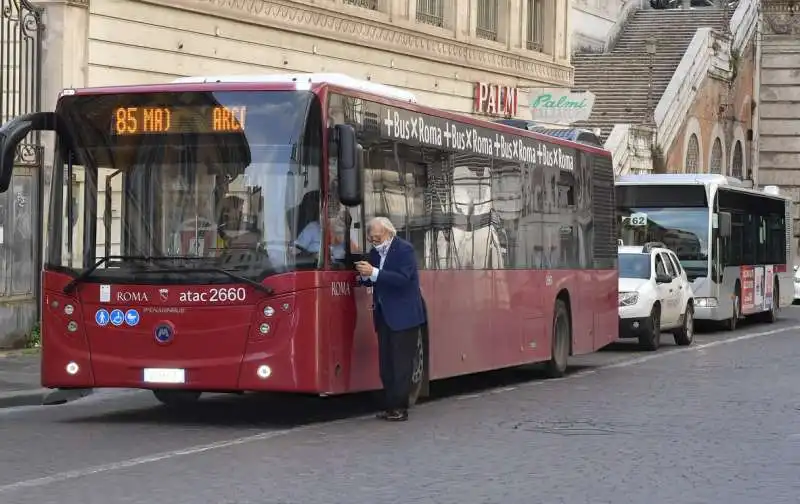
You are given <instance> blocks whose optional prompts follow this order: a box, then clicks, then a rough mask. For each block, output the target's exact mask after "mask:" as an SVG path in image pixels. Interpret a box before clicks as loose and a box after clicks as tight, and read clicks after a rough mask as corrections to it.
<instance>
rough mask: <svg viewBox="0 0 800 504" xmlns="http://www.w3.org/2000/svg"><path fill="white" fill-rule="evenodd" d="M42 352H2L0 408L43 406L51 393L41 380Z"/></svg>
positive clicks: (0, 355)
mask: <svg viewBox="0 0 800 504" xmlns="http://www.w3.org/2000/svg"><path fill="white" fill-rule="evenodd" d="M40 359H41V355H40V350H39V349H29V350H11V351H2V350H0V408H10V407H13V406H31V405H37V404H42V402H43V401H44V398H45V396H46V395H47V394H48V393H50V392H51V391H50V390H48V389H45V388H42V386H41V383H40V381H39V380H40V378H39V368H40Z"/></svg>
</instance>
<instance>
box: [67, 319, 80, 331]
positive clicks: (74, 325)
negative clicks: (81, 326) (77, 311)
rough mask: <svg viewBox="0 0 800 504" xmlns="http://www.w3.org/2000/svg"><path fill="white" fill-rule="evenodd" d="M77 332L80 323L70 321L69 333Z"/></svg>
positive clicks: (68, 325)
mask: <svg viewBox="0 0 800 504" xmlns="http://www.w3.org/2000/svg"><path fill="white" fill-rule="evenodd" d="M77 330H78V323H77V322H75V321H74V320H70V321H69V324H67V331H69V332H75V331H77Z"/></svg>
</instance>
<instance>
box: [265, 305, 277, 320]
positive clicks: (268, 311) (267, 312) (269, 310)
mask: <svg viewBox="0 0 800 504" xmlns="http://www.w3.org/2000/svg"><path fill="white" fill-rule="evenodd" d="M273 315H275V308H273V307H271V306H269V305H267V306H265V307H264V316H265V317H271V316H273Z"/></svg>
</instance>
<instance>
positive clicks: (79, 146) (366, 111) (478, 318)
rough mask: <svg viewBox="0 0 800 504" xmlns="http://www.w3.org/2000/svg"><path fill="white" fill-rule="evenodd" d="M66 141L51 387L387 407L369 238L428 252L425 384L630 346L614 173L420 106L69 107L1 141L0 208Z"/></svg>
mask: <svg viewBox="0 0 800 504" xmlns="http://www.w3.org/2000/svg"><path fill="white" fill-rule="evenodd" d="M36 130H39V131H41V130H50V131H55V132H56V135H55V136H56V139H57V140H56V146H55V155H54V163H53V171H52V185H51V187H52V190H51V192H50V200H49V201H50V203H49V215H48V220H49V225H48V226H47V251H46V254H45V258H44V261H43V274H42V282H43V285H42V293H43V294H42V333H43V352H42V384H43V386H45V387H49V388H60V389H85V388H105V387H125V388H141V389H150V390H153V392H154V393H155V395H156V397H157V398H158V399H159V400H160V401H162V402H164V403H167V404H174V403H184V402H186V401H194V400H196V399H197V398H198V397H199V396H200V394H201V393H203V392H241V391H284V392H298V393H311V394H319V395H332V394H342V393H347V392H355V391H366V390H373V389H379V388H380V386H381V385H380V381H379V378H378V370H377V348H376V337H375V335H374V332H373V326H372V321H371V299H370V297H371V296H370V292H369V291H368V288H367V287H359V286H357V285H356V282H355V272H354V269H353V261H354V259H356V258H358V257H360V256H361V254H363V253H365V251H366V250H367V249H366V243H365V229H364V227H365V226H364V223H365V222H367V221H368V220H369V219H370V218H371V217H373V216H379V215H381V216H386V217H388V218H390V219H391V220H392V222H393V223H394V224H395V226H396V227H397V229H398V233H399V235H400V236H401V237H403V238H405V239H406V240H408V241H410V242H411V243H412V244H413V245H414V247H415V248H416V251H417V259H418V262H419V268H420V276H421V282H422V290H423V296H424V299H425V305H426V310H427V313H428V321H429V322H428V326H427V327H426V328H425V330H424V331H422V332H421V335H420V339H419V343H418V348H419V352H418V355H417V358H416V361H417V362H416V368H415V369H416V372H415V374H414V383H415V387H414V392H413V397H412V401H415V400H416V399H417V397H419V396H420V395H421V394H422V395H424V394H425V393H426V391H427V389H428V384H429V382H430V381H431V380H436V379H440V378H446V377H452V376H457V375H464V374H468V373H475V372H480V371H486V370H492V369H498V368H503V367H509V366H516V365H521V364H528V363H537V362H541V363H547V368H548V370H549V374H550V375H551V376H556V377H557V376H561V375H563V373H564V371H565V369H566V365H567V358H568V356H569V355H576V354H582V353H587V352H592V351H595V350H596V349H598V348H600V347H603V346H605V345H607V344H608V343H610V342H612V341H614V340H615V339H616V337H617V327H618V323H617V294H616V292H617V271H616V258H617V241H616V228H615V224H614V208H615V205H614V176H613V171H612V165H611V157H610V154H609V153H608V152H607V151H604V150H602V149H599V148H596V147H592V146H589V145H582V144H579V143H573V142H570V141H566V140H562V139H559V138H555V137H553V136H545V135H540V134H535V133H532V132H529V131H524V130H522V129H520V128H515V127H511V126H508V125H503V124H499V123H496V122H489V121H480V120H475V119H472V118H469V117H466V116H462V115H457V114H453V113H448V112H445V111H442V110H436V109H433V108H429V107H424V106H420V105H418V104H416V100H415V99H414V96H413V94H411V93H408V92H406V91H402V90H399V89H395V88H391V87H388V86H382V85H378V84H375V83H371V82H367V81H360V80H356V79H351V78H349V77H346V76H341V75H330V74H326V75H318V74H302V75H300V74H298V75H270V76H256V77H251V76H245V77H242V76H237V77H213V78H187V79H181V80H179V81H176V82H173V83H170V84H163V85H148V86H128V87H106V88H93V89H78V90H67V91H65V92H63V93H62V95H61V96H60V97H59V100H58V103H57V106H56V110H55V112H42V113H36V114H31V115H27V116H21V117H18V118H16V119H14V120H12V121H9V122H8V123H7V124H5V125H4V126H3V127H2V128H1V129H0V151H1V152H0V156H2V161H0V163H2V164H1V165H0V191H5V190H7V189H8V186H9V181H10V178H11V174H12V170H13V163H14V156H15V151H16V150H17V147H18V144H19V143H20V141H21V139H23V138H24V137H25V136H26V135H28V134H29V133H30V132H31V131H36Z"/></svg>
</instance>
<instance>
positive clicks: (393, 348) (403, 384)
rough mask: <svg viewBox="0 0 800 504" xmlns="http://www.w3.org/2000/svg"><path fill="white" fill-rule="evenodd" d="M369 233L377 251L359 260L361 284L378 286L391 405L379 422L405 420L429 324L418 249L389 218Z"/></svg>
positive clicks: (376, 317)
mask: <svg viewBox="0 0 800 504" xmlns="http://www.w3.org/2000/svg"><path fill="white" fill-rule="evenodd" d="M367 233H368V238H369V241H370V242H371V243H372V244H373V249H372V250H371V251H370V255H369V262H366V261H359V262H357V263H356V269H357V270H358V273H359V274H360V278H359V281H360V282H361V283H362V284H363V285H367V286H372V287H373V290H372V300H373V317H372V318H373V321H374V323H375V331H376V332H377V333H378V353H379V366H380V375H381V382H383V389H384V393H385V401H386V403H385V407H386V409H385V411H383V412H382V413H380V414H379V415H378V418H381V419H384V420H389V421H395V422H402V421H405V420H408V407H409V404H408V399H409V395H410V393H411V385H412V383H411V377H412V374H413V372H414V369H413V367H414V355H415V352H416V349H417V338H418V335H419V331H420V328H421V326H422V325H424V324H425V310H424V308H423V305H422V294H421V293H420V288H419V273H418V271H417V258H416V255H415V254H414V247H413V246H412V245H411V244H410V243H409V242H407V241H405V240H403V239H401V238H398V237H397V231H396V230H395V227H394V225H392V223H391V221H390V220H389V219H387V218H385V217H376V218H374V219H372V220H371V221H370V222H369V225H368V227H367Z"/></svg>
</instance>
